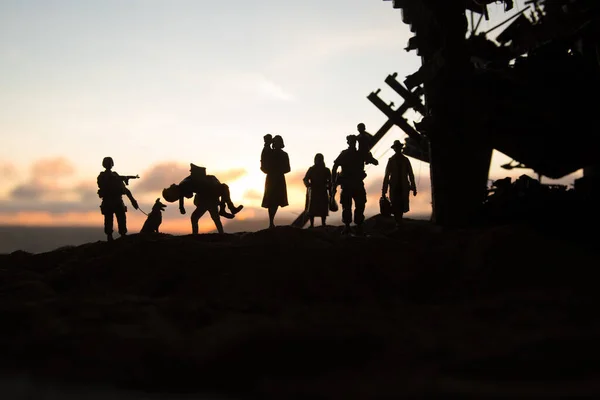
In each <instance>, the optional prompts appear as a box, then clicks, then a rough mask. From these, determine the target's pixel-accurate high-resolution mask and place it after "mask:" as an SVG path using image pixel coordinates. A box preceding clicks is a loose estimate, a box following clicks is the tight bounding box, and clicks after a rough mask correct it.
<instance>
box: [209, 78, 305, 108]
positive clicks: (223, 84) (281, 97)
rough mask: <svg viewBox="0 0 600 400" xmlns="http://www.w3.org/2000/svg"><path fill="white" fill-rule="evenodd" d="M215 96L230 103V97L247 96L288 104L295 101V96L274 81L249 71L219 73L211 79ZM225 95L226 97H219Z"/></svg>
mask: <svg viewBox="0 0 600 400" xmlns="http://www.w3.org/2000/svg"><path fill="white" fill-rule="evenodd" d="M212 85H213V86H214V88H215V89H214V90H215V95H216V96H217V97H218V98H222V99H223V100H226V101H227V102H228V103H229V102H230V99H231V97H232V96H233V97H236V98H238V101H239V98H240V96H244V95H245V96H248V97H249V98H251V99H256V97H257V96H259V97H266V98H267V99H270V100H278V101H283V102H289V101H293V100H295V96H294V95H293V93H291V92H290V91H289V90H288V89H286V88H285V87H284V86H283V85H281V84H280V83H278V82H277V80H276V79H274V78H270V77H267V76H265V75H264V74H262V73H257V72H249V71H239V70H233V71H220V72H218V73H217V74H216V75H215V76H213V79H212ZM222 94H226V96H227V97H221V95H222Z"/></svg>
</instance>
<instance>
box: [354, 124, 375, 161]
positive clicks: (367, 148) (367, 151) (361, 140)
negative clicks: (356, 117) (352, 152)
mask: <svg viewBox="0 0 600 400" xmlns="http://www.w3.org/2000/svg"><path fill="white" fill-rule="evenodd" d="M356 129H357V130H358V135H356V139H357V142H358V152H359V153H360V154H361V156H362V157H363V159H364V160H365V163H366V164H373V165H378V164H379V161H377V159H376V158H375V157H373V155H372V154H371V143H372V142H373V135H371V134H370V133H369V132H367V131H366V127H365V124H363V123H362V122H361V123H360V124H358V125H356Z"/></svg>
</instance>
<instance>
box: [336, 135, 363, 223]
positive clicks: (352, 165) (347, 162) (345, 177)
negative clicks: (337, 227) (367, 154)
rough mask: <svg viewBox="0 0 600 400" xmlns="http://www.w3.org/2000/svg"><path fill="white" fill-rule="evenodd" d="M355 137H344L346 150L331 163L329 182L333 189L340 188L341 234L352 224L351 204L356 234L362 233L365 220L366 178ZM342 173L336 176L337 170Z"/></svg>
mask: <svg viewBox="0 0 600 400" xmlns="http://www.w3.org/2000/svg"><path fill="white" fill-rule="evenodd" d="M356 140H357V139H356V136H354V135H349V136H346V141H347V143H348V148H347V149H346V150H343V151H342V152H341V153H340V155H339V156H338V158H336V159H335V161H334V163H333V168H332V170H331V180H332V182H333V189H335V187H336V186H337V185H340V186H341V187H342V191H341V193H340V203H341V204H342V222H343V223H344V225H345V227H344V230H343V231H342V233H343V234H347V233H350V224H351V222H352V202H353V201H354V223H355V224H356V233H359V234H361V233H362V223H363V222H364V220H365V215H364V212H365V205H366V204H367V192H366V191H365V185H364V182H363V181H364V179H365V177H366V176H367V174H366V173H365V170H364V166H365V162H364V159H363V157H362V155H361V154H360V153H359V152H358V150H357V149H356ZM340 167H341V168H342V172H341V173H340V174H338V172H337V170H338V168H340Z"/></svg>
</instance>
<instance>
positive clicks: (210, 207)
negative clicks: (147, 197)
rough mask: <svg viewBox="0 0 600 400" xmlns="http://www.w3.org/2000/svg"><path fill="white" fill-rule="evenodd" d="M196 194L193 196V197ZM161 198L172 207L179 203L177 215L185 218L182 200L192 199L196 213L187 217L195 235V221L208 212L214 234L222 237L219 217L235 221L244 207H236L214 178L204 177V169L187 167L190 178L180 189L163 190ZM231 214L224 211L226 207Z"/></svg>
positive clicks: (227, 189)
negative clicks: (174, 203)
mask: <svg viewBox="0 0 600 400" xmlns="http://www.w3.org/2000/svg"><path fill="white" fill-rule="evenodd" d="M194 194H195V195H194ZM162 195H163V198H164V199H165V200H166V201H168V202H170V203H173V202H175V201H179V212H180V213H181V214H185V207H184V202H185V199H186V198H188V199H191V198H192V197H194V205H195V206H196V209H195V210H194V211H193V212H192V215H191V217H190V220H191V223H192V234H194V235H197V234H198V231H199V227H198V221H199V220H200V218H202V216H203V215H204V214H205V213H206V212H207V211H208V213H209V214H210V217H211V219H212V220H213V222H214V223H215V227H216V228H217V232H219V233H224V230H223V224H222V223H221V218H220V216H223V217H225V218H228V219H232V218H234V216H235V214H237V213H238V212H240V211H241V210H242V208H244V206H243V205H239V206H237V207H236V206H235V205H234V204H233V202H232V201H231V197H230V194H229V186H227V185H226V184H224V183H221V182H220V181H219V179H217V177H216V176H214V175H206V168H204V167H199V166H197V165H194V164H190V175H189V176H187V177H186V178H184V179H183V180H182V181H181V182H180V183H179V185H176V184H172V185H171V186H169V187H168V188H165V189H163V192H162ZM226 205H227V207H228V208H229V211H231V213H228V212H227V211H226V210H225V206H226Z"/></svg>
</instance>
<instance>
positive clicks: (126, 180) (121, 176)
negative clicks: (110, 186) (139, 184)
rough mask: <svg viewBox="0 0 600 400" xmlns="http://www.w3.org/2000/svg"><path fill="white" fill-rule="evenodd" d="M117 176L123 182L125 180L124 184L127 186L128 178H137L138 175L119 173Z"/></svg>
mask: <svg viewBox="0 0 600 400" xmlns="http://www.w3.org/2000/svg"><path fill="white" fill-rule="evenodd" d="M119 177H120V178H121V179H122V180H123V182H125V186H129V180H130V179H139V178H140V176H139V175H135V176H133V175H124V176H123V175H119Z"/></svg>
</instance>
